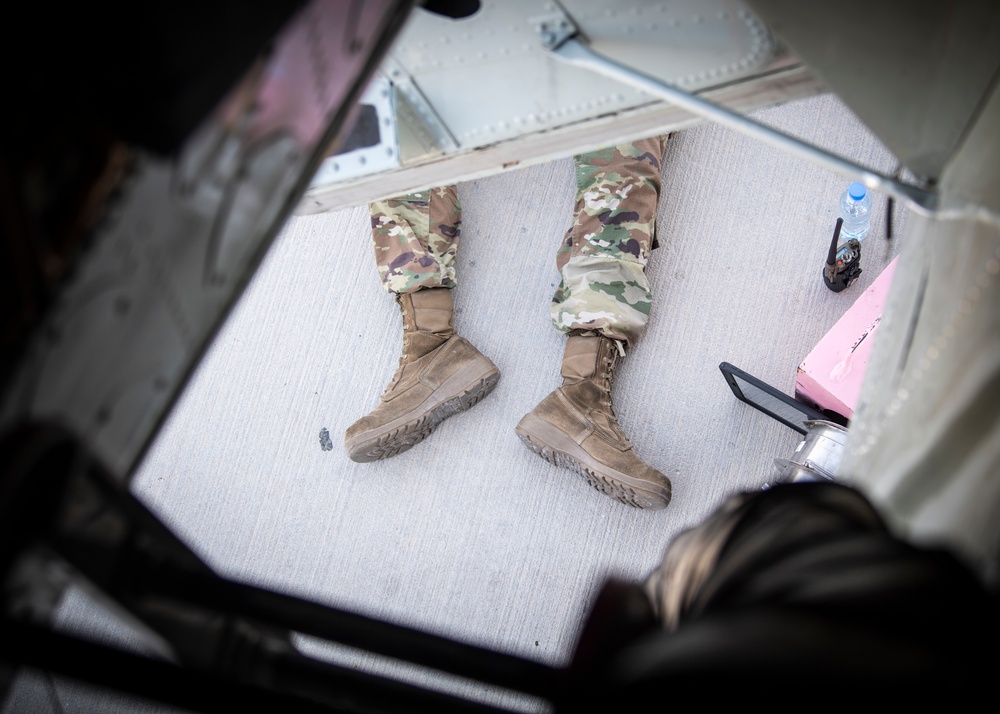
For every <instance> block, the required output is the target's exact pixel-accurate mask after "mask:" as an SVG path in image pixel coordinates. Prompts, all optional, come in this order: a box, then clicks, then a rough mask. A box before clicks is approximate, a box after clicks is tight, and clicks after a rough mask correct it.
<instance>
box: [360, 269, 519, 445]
mask: <svg viewBox="0 0 1000 714" xmlns="http://www.w3.org/2000/svg"><path fill="white" fill-rule="evenodd" d="M396 301H397V302H398V303H399V307H400V309H401V310H402V313H403V353H402V355H401V356H400V358H399V368H398V369H397V370H396V374H395V375H394V376H393V378H392V381H391V382H390V383H389V386H388V387H386V389H385V392H384V393H383V394H382V401H381V402H380V403H379V405H378V406H377V407H375V410H374V411H373V412H372V413H371V414H369V415H368V416H365V417H362V418H361V419H359V420H358V421H356V422H355V423H354V424H352V425H351V426H350V427H349V428H348V429H347V432H346V433H345V434H344V447H345V448H346V449H347V453H348V455H349V456H350V457H351V459H352V460H354V461H358V462H368V461H377V460H379V459H385V458H388V457H390V456H395V455H396V454H400V453H402V452H404V451H406V450H407V449H409V448H410V447H411V446H413V445H414V444H416V443H418V442H420V441H422V440H423V439H424V438H425V437H427V436H428V435H429V434H430V433H431V432H432V431H433V430H434V428H435V427H436V426H437V425H438V424H440V423H441V422H442V421H444V420H445V419H447V418H448V417H450V416H452V415H454V414H458V413H459V412H462V411H465V410H466V409H468V408H469V407H471V406H473V405H474V404H475V403H476V402H478V401H479V400H480V399H482V398H483V397H485V396H486V395H487V394H489V393H490V392H491V391H493V387H495V386H496V383H497V380H499V379H500V371H499V370H498V369H497V367H496V365H495V364H493V362H492V361H491V360H490V359H489V358H488V357H486V356H484V355H483V354H482V353H480V352H479V350H477V349H476V348H475V347H473V346H472V345H471V344H470V343H469V342H468V341H467V340H466V339H464V338H463V337H460V336H458V335H456V334H455V329H454V327H452V315H453V312H454V308H453V305H454V303H453V302H452V294H451V290H449V289H448V288H428V289H424V290H418V291H417V292H414V293H404V294H401V295H399V294H397V295H396Z"/></svg>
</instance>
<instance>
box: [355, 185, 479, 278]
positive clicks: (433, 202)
mask: <svg viewBox="0 0 1000 714" xmlns="http://www.w3.org/2000/svg"><path fill="white" fill-rule="evenodd" d="M368 211H369V213H371V217H372V241H373V242H374V244H375V264H376V266H377V267H378V273H379V277H381V278H382V286H383V287H384V288H385V289H386V290H387V291H389V292H391V293H411V292H414V291H416V290H419V289H421V288H454V287H455V285H456V277H455V254H456V253H457V252H458V242H459V238H460V237H461V233H462V208H461V206H460V205H459V202H458V192H457V189H456V187H455V186H441V187H438V188H434V189H431V190H429V191H420V192H418V193H411V194H407V195H405V196H397V197H395V198H389V199H386V200H384V201H374V202H372V203H371V204H369V206H368Z"/></svg>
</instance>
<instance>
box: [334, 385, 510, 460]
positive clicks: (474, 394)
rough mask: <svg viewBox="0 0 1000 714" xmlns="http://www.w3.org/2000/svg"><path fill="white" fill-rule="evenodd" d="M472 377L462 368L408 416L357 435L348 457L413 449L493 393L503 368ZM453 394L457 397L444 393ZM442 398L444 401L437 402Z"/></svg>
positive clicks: (364, 457)
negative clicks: (445, 424) (441, 424)
mask: <svg viewBox="0 0 1000 714" xmlns="http://www.w3.org/2000/svg"><path fill="white" fill-rule="evenodd" d="M468 379H469V377H468V374H467V372H466V371H464V370H460V371H459V372H457V373H456V374H455V375H452V377H450V378H449V379H448V380H447V381H446V382H445V383H444V384H442V385H441V386H440V387H439V388H438V389H436V390H435V391H434V392H433V393H432V394H431V396H430V397H428V399H427V401H425V402H424V403H423V404H421V405H420V406H419V407H418V408H417V409H414V410H413V411H411V412H410V413H409V414H408V415H404V416H402V417H400V418H398V419H396V420H395V421H393V422H392V423H390V424H389V425H388V426H387V427H382V428H381V429H378V430H377V431H374V432H371V431H369V432H367V433H364V434H361V435H359V436H357V437H355V439H354V440H353V443H348V444H347V445H346V446H347V451H348V456H349V457H350V458H351V460H352V461H356V462H358V463H369V462H372V461H381V460H382V459H387V458H389V457H391V456H396V455H398V454H401V453H403V452H404V451H407V450H409V449H410V448H412V447H413V446H415V445H417V444H419V443H420V442H421V441H423V440H424V439H426V438H427V437H428V436H430V434H431V432H433V431H434V429H435V428H437V426H438V424H440V423H441V422H443V421H444V420H445V419H447V418H448V417H451V416H454V415H456V414H459V413H461V412H464V411H465V410H466V409H469V408H471V407H473V406H475V405H476V404H478V403H479V402H480V401H481V400H482V399H483V398H484V397H486V396H487V395H488V394H489V393H490V392H492V391H493V388H494V387H496V385H497V382H498V381H500V371H499V370H497V369H495V368H494V369H493V370H492V371H490V372H487V373H486V374H485V375H482V374H480V375H477V376H476V377H475V380H474V381H473V382H472V383H471V384H469V382H468ZM456 382H458V383H459V384H462V385H463V386H461V387H459V388H458V389H456V388H455V386H454V384H455V383H456ZM456 391H457V392H458V393H457V394H456V393H455V392H456ZM449 393H451V394H454V396H451V397H448V396H444V395H447V394H449ZM442 398H443V399H444V401H441V402H440V403H438V404H436V405H435V404H433V402H434V401H438V400H441V399H442ZM428 402H431V405H428Z"/></svg>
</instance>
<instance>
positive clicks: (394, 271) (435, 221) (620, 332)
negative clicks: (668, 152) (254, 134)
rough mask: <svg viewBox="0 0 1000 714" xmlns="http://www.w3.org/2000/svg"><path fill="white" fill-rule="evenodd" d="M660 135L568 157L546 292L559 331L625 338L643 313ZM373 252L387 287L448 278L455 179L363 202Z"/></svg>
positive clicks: (629, 340)
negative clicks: (569, 187)
mask: <svg viewBox="0 0 1000 714" xmlns="http://www.w3.org/2000/svg"><path fill="white" fill-rule="evenodd" d="M666 140H667V137H666V136H658V137H653V138H650V139H643V140H641V141H637V142H634V143H632V144H622V145H619V146H614V147H609V148H606V149H601V150H598V151H593V152H589V153H585V154H580V155H578V156H576V157H575V161H574V163H575V167H576V186H577V197H576V206H575V209H574V221H573V225H572V226H571V227H570V229H569V230H568V231H567V232H566V236H565V238H564V240H563V242H562V244H561V246H560V248H559V250H558V252H557V254H556V267H557V268H558V269H559V273H560V276H561V278H562V280H561V282H560V284H559V287H558V288H557V289H556V292H555V295H554V296H553V298H552V305H551V313H552V324H553V325H555V327H556V329H558V330H560V331H561V332H570V331H571V330H594V331H597V332H601V333H603V334H605V335H607V336H608V337H612V338H615V339H618V340H622V341H624V342H625V343H626V344H628V345H632V344H634V343H635V341H636V340H637V339H638V338H639V335H640V334H641V333H642V331H643V329H644V328H645V326H646V323H647V321H648V319H649V310H650V306H651V304H652V295H651V293H650V291H649V283H648V281H647V280H646V275H645V268H646V263H647V261H648V259H649V253H650V251H651V250H652V249H653V247H655V243H654V240H655V221H656V208H657V201H658V199H659V195H660V163H661V160H662V157H663V151H664V149H665V147H666ZM369 211H370V213H371V217H372V239H373V241H374V244H375V260H376V264H377V266H378V271H379V275H380V276H381V278H382V284H383V286H384V287H385V289H386V290H388V291H389V292H393V293H407V292H413V291H415V290H419V289H421V288H431V287H446V288H454V287H455V285H456V284H457V283H456V276H455V268H454V262H455V254H456V252H457V250H458V243H459V238H460V236H461V223H462V211H461V206H460V205H459V201H458V192H457V190H456V187H455V186H442V187H439V188H435V189H432V190H430V191H423V192H418V193H413V194H409V195H406V196H399V197H397V198H391V199H387V200H384V201H375V202H373V203H372V204H371V205H370V206H369Z"/></svg>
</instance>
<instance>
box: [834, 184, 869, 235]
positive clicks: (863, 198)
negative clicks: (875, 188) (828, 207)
mask: <svg viewBox="0 0 1000 714" xmlns="http://www.w3.org/2000/svg"><path fill="white" fill-rule="evenodd" d="M840 217H841V218H843V219H844V225H843V226H841V229H840V238H841V240H845V241H846V240H850V239H851V238H857V239H858V240H859V241H860V240H864V237H865V236H866V235H868V229H869V228H870V227H871V220H872V197H871V194H870V193H868V189H867V188H866V187H865V185H864V184H863V183H861V182H860V181H855V182H854V183H852V184H851V185H850V186H848V187H847V189H846V190H845V191H844V193H843V194H841V196H840Z"/></svg>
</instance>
